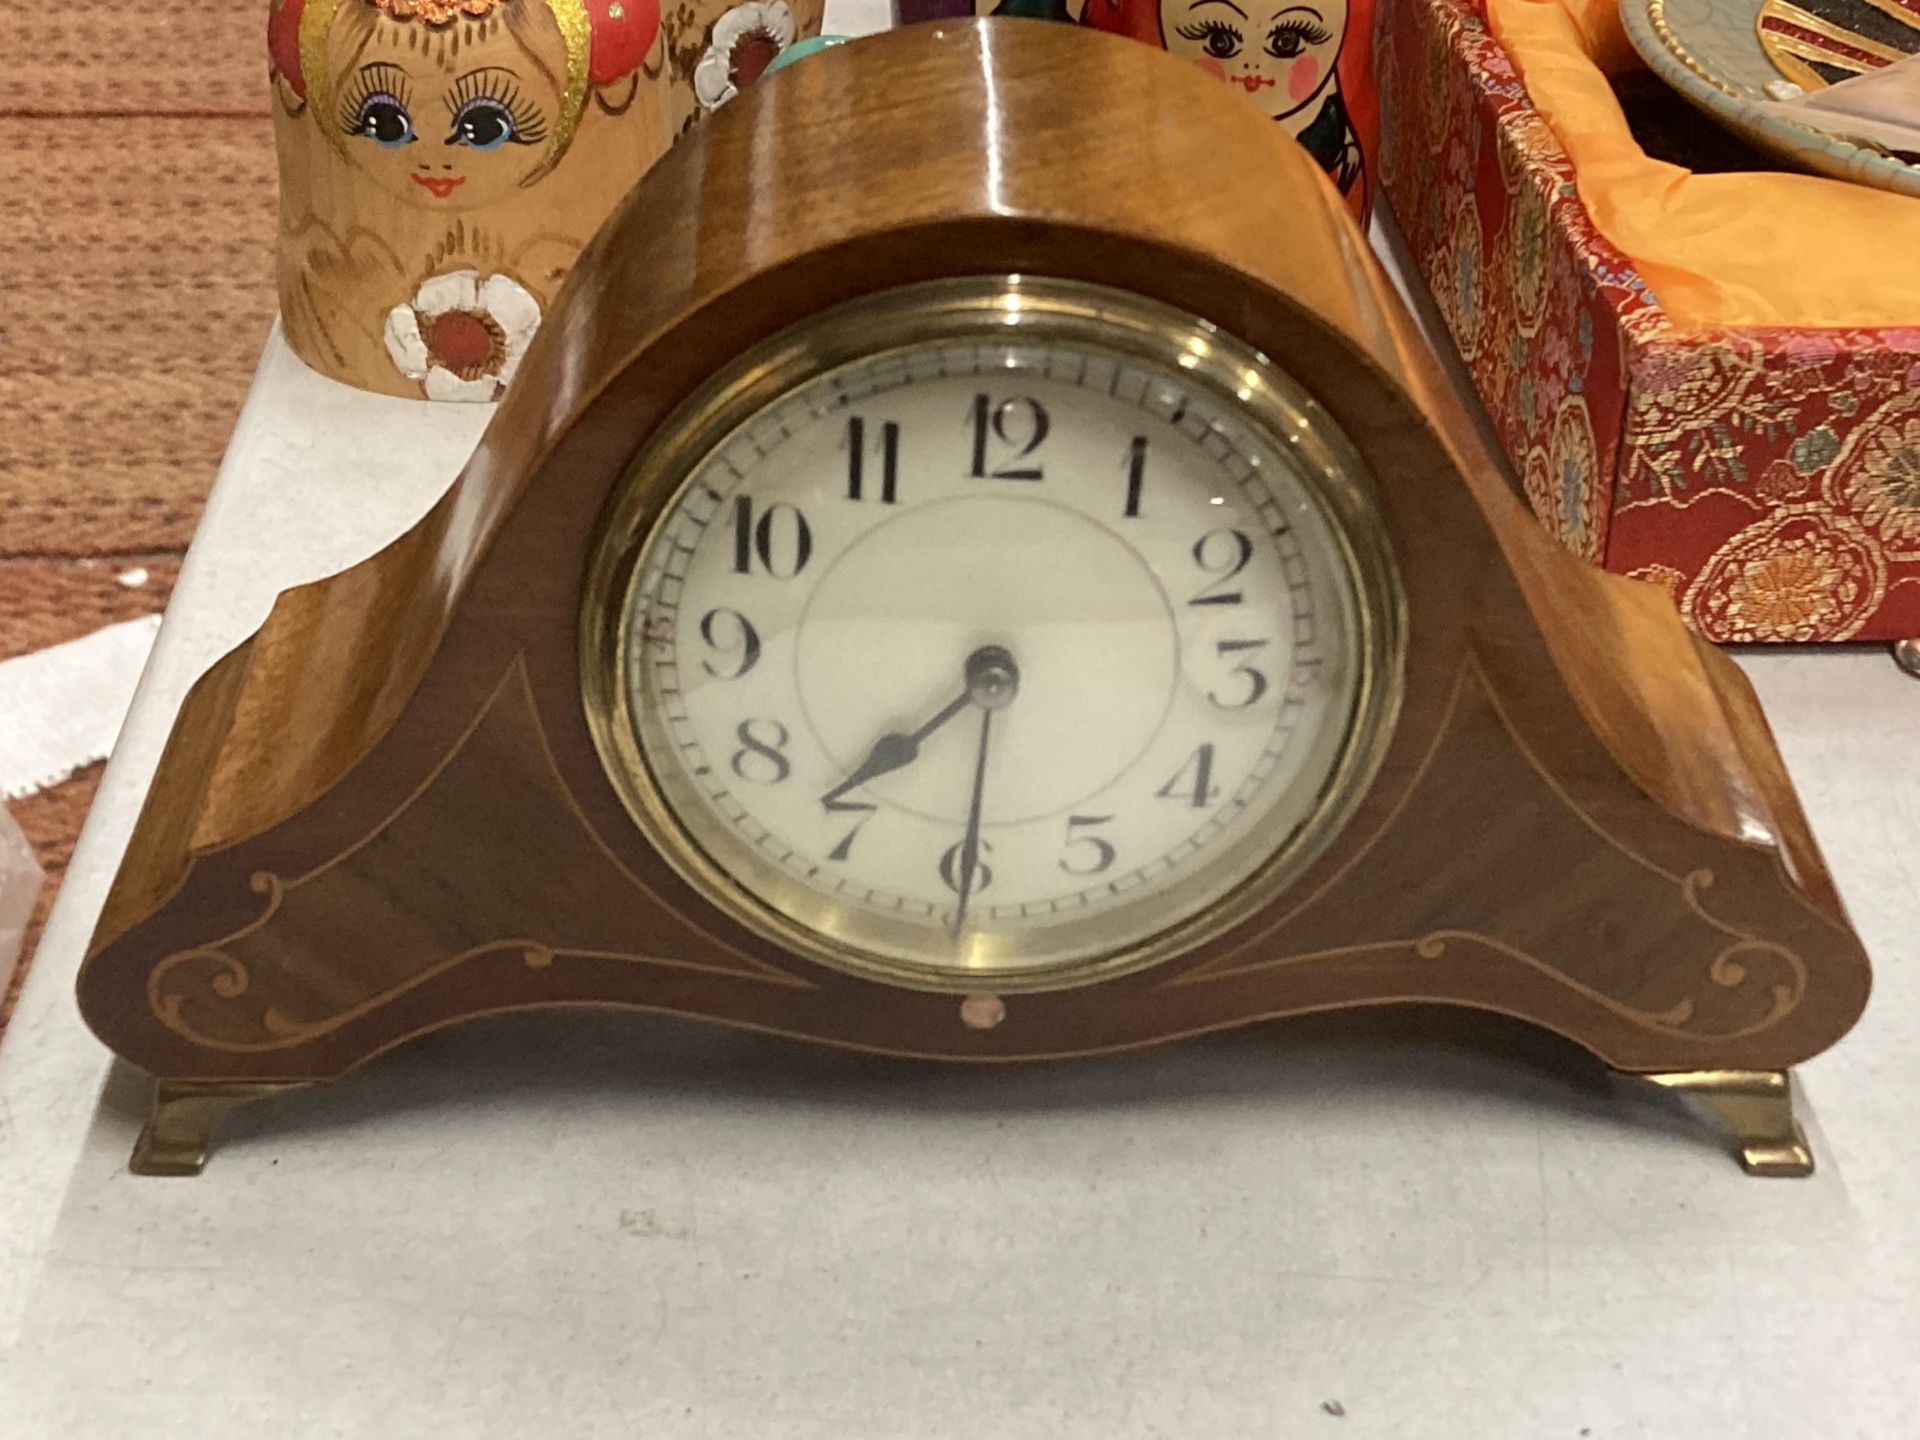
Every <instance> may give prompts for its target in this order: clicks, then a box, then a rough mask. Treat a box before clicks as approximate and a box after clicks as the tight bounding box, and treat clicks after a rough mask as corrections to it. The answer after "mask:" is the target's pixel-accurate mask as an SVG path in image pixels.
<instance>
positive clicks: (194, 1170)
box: [127, 1080, 300, 1175]
mask: <svg viewBox="0 0 1920 1440" xmlns="http://www.w3.org/2000/svg"><path fill="white" fill-rule="evenodd" d="M299 1088H300V1086H299V1085H298V1084H297V1083H293V1082H288V1081H274V1082H263V1083H252V1082H244V1083H243V1082H235V1081H221V1080H156V1081H155V1082H154V1086H153V1110H152V1112H151V1113H150V1114H149V1115H148V1116H147V1124H146V1128H145V1129H143V1130H141V1132H140V1138H139V1139H138V1140H136V1141H134V1142H133V1158H132V1159H131V1160H129V1161H128V1162H127V1168H128V1169H129V1170H131V1171H133V1173H134V1174H136V1175H198V1174H199V1173H200V1171H201V1170H202V1169H203V1168H204V1167H205V1166H206V1163H207V1150H208V1148H209V1147H210V1146H211V1145H212V1143H213V1132H214V1131H215V1130H217V1129H218V1128H219V1127H220V1122H221V1121H222V1120H224V1119H226V1118H227V1115H228V1113H229V1112H230V1111H232V1110H234V1109H236V1108H237V1107H239V1106H241V1105H246V1104H248V1103H250V1102H252V1101H255V1100H264V1099H266V1098H267V1097H268V1096H271V1095H278V1094H279V1093H280V1092H281V1091H283V1090H297V1089H299Z"/></svg>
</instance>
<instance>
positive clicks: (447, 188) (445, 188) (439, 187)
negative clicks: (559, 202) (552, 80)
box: [408, 81, 1272, 200]
mask: <svg viewBox="0 0 1920 1440" xmlns="http://www.w3.org/2000/svg"><path fill="white" fill-rule="evenodd" d="M1268 83H1269V84H1271V83H1272V82H1271V81H1269V82H1268ZM408 178H409V179H411V180H412V181H413V183H414V184H416V185H424V186H426V187H427V189H428V191H429V192H431V193H432V195H433V198H434V199H436V200H444V199H446V198H447V197H448V196H449V195H451V194H453V189H454V186H456V185H464V184H466V183H467V177H466V176H464V175H460V176H443V175H413V176H409V177H408Z"/></svg>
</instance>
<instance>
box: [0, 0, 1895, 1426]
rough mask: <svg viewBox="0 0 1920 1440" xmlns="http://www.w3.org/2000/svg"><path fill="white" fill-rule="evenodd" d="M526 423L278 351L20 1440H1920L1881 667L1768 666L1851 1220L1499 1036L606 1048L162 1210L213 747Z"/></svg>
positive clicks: (470, 1075)
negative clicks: (338, 605) (140, 1023)
mask: <svg viewBox="0 0 1920 1440" xmlns="http://www.w3.org/2000/svg"><path fill="white" fill-rule="evenodd" d="M835 9H836V12H837V13H836V16H835V19H836V20H837V21H838V25H839V28H841V29H843V30H849V29H854V30H857V29H864V28H871V27H869V26H865V25H860V24H858V23H855V22H857V21H858V19H859V15H858V13H851V14H850V9H849V7H847V6H845V5H836V6H835ZM485 419H486V412H485V409H484V408H483V407H472V408H468V407H461V406H438V407H422V406H417V405H412V404H409V403H407V402H400V401H392V400H383V399H379V398H376V397H371V396H367V395H362V394H359V393H357V392H353V391H349V390H346V389H343V388H342V387H339V386H336V385H333V384H332V383H330V382H328V381H325V380H322V379H320V378H318V377H317V376H315V375H312V374H311V373H309V372H307V371H305V370H304V369H303V368H302V367H301V366H300V365H299V363H298V362H297V361H296V360H294V359H293V357H292V356H291V355H290V353H289V352H288V351H287V350H286V349H285V347H284V345H283V344H282V343H281V342H280V340H279V338H278V336H277V334H276V335H275V336H274V337H273V338H272V339H270V340H269V342H268V345H267V349H266V353H265V357H264V359H263V361H262V364H261V369H260V374H259V376H258V378H257V380H256V381H255V385H254V389H253V392H252V394H251V396H250V398H249V400H248V403H247V407H246V410H245V412H244V413H243V415H242V417H241V420H240V424H239V427H238V430H237V433H236V435H235V437H234V442H233V447H232V450H231V452H230V453H229V455H228V457H227V460H226V462H225V464H224V466H223V467H222V469H221V472H220V476H219V479H218V482H217V484H216V485H215V487H214V490H213V493H212V496H211V498H210V500H209V502H208V505H207V510H206V518H205V520H204V522H203V523H202V526H201V529H200V533H199V535H198V538H197V539H196V540H195V542H194V546H193V549H192V551H191V553H190V555H189V556H188V559H187V563H186V566H185V568H184V570H183V571H182V574H181V577H180V582H179V587H178V590H177V591H176V594H175V597H174V601H173V605H172V608H171V610H170V611H169V614H168V618H167V621H166V624H165V627H164V628H163V630H162V633H161V637H160V641H159V644H158V646H157V648H156V650H155V654H154V657H153V660H152V662H151V664H150V666H149V669H148V673H147V675H146V678H145V680H144V682H143V684H142V687H141V691H140V694H139V697H138V699H137V700H136V702H135V707H134V711H133V713H132V715H131V717H130V718H129V720H128V723H127V726H126V729H125V731H124V733H123V734H122V736H121V739H120V744H119V747H118V749H117V751H116V753H115V756H114V759H113V762H112V765H111V767H110V769H109V771H108V773H107V777H106V779H105V781H104V783H103V784H102V786H101V789H100V797H99V800H98V802H97V803H96V805H95V808H94V812H93V815H92V817H91V819H90V820H89V822H88V825H87V828H86V832H85V835H84V836H83V838H82V840H81V844H80V847H79V850H78V852H77V854H76V857H75V861H74V865H73V868H72V870H71V872H70V874H69V876H68V879H67V882H66V885H65V888H64V890H63V891H62V894H61V896H60V900H59V904H58V905H57V907H56V909H55V911H54V914H53V918H52V920H51V922H50V923H49V925H48V927H47V931H46V935H45V938H44V940H43V942H42V944H41V947H40V952H39V956H38V959H37V961H36V963H35V965H34V968H33V970H32V972H31V975H30V978H29V981H28V984H27V987H26V993H25V995H24V997H23V998H22V1001H21V1004H20V1008H19V1012H18V1015H17V1017H16V1019H15V1021H14V1025H13V1028H12V1030H11V1031H10V1032H9V1033H8V1035H7V1036H6V1039H5V1042H4V1043H0V1436H4V1437H8V1440H12V1437H23V1440H25V1437H41V1436H49V1437H51V1436H73V1437H85V1440H95V1437H100V1440H106V1437H119V1436H127V1437H134V1436H139V1437H143V1440H147V1437H171V1436H181V1437H188V1436H191V1437H195V1440H205V1437H211V1440H223V1437H227V1436H243V1435H245V1436H255V1435H270V1436H275V1437H281V1436H286V1437H296V1440H306V1437H320V1436H334V1435H340V1436H356V1437H359V1436H372V1437H389V1436H396V1437H397V1436H425V1437H468V1436H473V1437H494V1436H499V1437H508V1436H513V1437H524V1436H535V1437H544V1436H552V1437H567V1440H572V1437H587V1436H601V1435H606V1436H620V1437H642V1436H644V1437H648V1440H653V1437H677V1436H713V1437H729V1440H731V1437H748V1436H752V1437H763V1436H766V1437H774V1436H777V1437H788V1436H796V1437H799V1436H806V1437H812V1436H819V1437H835V1440H848V1437H868V1436H874V1437H879V1436H888V1437H892V1436H899V1437H926V1440H931V1437H944V1436H967V1437H989V1440H1003V1437H1004V1440H1014V1437H1026V1436H1037V1437H1047V1440H1059V1437H1062V1436H1098V1437H1132V1436H1142V1437H1145V1436H1168V1437H1175V1440H1202V1437H1205V1440H1214V1437H1238V1436H1261V1437H1292V1436H1306V1435H1321V1434H1324V1435H1327V1436H1331V1437H1363V1436H1365V1437H1373V1436H1380V1437H1396V1440H1416V1437H1429V1436H1432V1437H1440V1436H1447V1437H1455V1436H1458V1437H1474V1440H1504V1437H1515V1440H1548V1437H1566V1440H1576V1437H1581V1436H1591V1437H1593V1440H1614V1437H1628V1436H1658V1437H1666V1436H1673V1437H1688V1440H1696V1437H1697V1440H1794V1437H1818V1440H1838V1437H1854V1436H1873V1437H1879V1436H1888V1437H1913V1436H1920V1156H1917V1155H1916V1147H1917V1146H1920V1123H1917V1119H1916V1117H1917V1115H1920V1046H1916V1044H1915V1043H1914V1031H1915V1028H1916V1021H1920V970H1916V968H1915V967H1913V966H1911V965H1909V964H1907V963H1906V962H1907V960H1908V956H1909V950H1910V945H1909V940H1910V937H1911V936H1912V935H1913V934H1914V932H1915V930H1916V927H1920V783H1917V782H1916V780H1915V778H1914V777H1915V768H1914V761H1915V755H1916V753H1920V746H1916V741H1920V719H1917V715H1916V706H1920V685H1916V683H1915V682H1914V681H1912V680H1909V679H1907V678H1905V677H1903V676H1902V675H1901V674H1900V673H1899V672H1898V671H1897V670H1896V669H1895V668H1894V666H1893V665H1892V664H1891V663H1890V661H1889V660H1888V659H1887V657H1886V655H1885V653H1884V651H1881V650H1878V649H1874V650H1852V651H1842V650H1825V651H1801V652H1793V653H1782V652H1774V653H1750V654H1746V655H1743V656H1742V657H1741V660H1742V663H1743V664H1744V665H1745V666H1746V668H1747V670H1748V672H1749V673H1750V674H1751V675H1752V676H1753V679H1754V681H1755V683H1756V685H1757V686H1758V687H1759V690H1760V694H1761V697H1762V699H1763V701H1764V702H1765V704H1766V708H1767V712H1768V715H1769V717H1770V718H1771V720H1772V722H1773V725H1774V728H1775V730H1776V733H1777V734H1778V736H1779V739H1780V743H1781V747H1782V749H1783V751H1784V752H1785V755H1786V758H1787V762H1788V766H1789V768H1790V770H1791V771H1792V773H1793V775H1794V777H1795V780H1796V781H1797V783H1798V785H1799V789H1800V794H1801V797H1802V799H1803V801H1804V802H1805V804H1806V807H1807V810H1808V812H1809V813H1810V815H1811V817H1812V821H1813V825H1814V829H1815V831H1816V832H1817V834H1818V835H1819V838H1820V840H1821V843H1822V845H1823V847H1824V849H1825V852H1826V855H1827V857H1828V860H1829V862H1830V863H1831V865H1832V868H1833V870H1834V873H1835V875H1836V877H1837V878H1838V881H1839V884H1840V888H1841V890H1842V892H1843V893H1844V895H1845V897H1846V901H1847V904H1848V906H1849V908H1850V910H1851V912H1852V916H1853V919H1854V921H1855V923H1856V925H1857V926H1858V928H1859V931H1860V933H1861V935H1862V937H1863V939H1864V940H1865V942H1866V945H1867V948H1868V950H1869V952H1870V953H1871V954H1872V956H1873V957H1874V959H1875V961H1876V963H1877V965H1878V975H1877V982H1876V991H1875V995H1874V998H1873V1002H1872V1004H1871V1005H1870V1007H1869V1008H1868V1010H1867V1014H1866V1017H1865V1019H1864V1020H1863V1021H1862V1022H1861V1024H1860V1025H1859V1027H1858V1028H1857V1029H1856V1030H1855V1031H1854V1032H1853V1034H1851V1035H1850V1036H1849V1037H1848V1038H1847V1039H1846V1040H1845V1041H1843V1042H1842V1043H1841V1044H1840V1045H1839V1046H1838V1047H1837V1048H1836V1049H1835V1050H1833V1051H1831V1052H1830V1053H1829V1054H1827V1055H1825V1056H1822V1057H1820V1058H1819V1059H1817V1060H1816V1061H1814V1062H1812V1063H1810V1064H1808V1065H1806V1066H1804V1067H1803V1068H1802V1070H1801V1072H1800V1076H1801V1081H1802V1105H1803V1109H1804V1110H1806V1111H1807V1112H1808V1113H1807V1114H1806V1116H1805V1119H1806V1122H1807V1125H1808V1129H1809V1131H1810V1133H1811V1137H1812V1140H1813V1144H1814V1148H1815V1151H1816V1153H1817V1155H1818V1157H1819V1160H1820V1167H1821V1168H1820V1171H1819V1174H1818V1175H1817V1176H1816V1177H1815V1178H1813V1179H1812V1180H1807V1181H1777V1180H1776V1181H1762V1180H1754V1179H1749V1178H1747V1177H1746V1176H1744V1175H1743V1174H1742V1173H1741V1172H1740V1170H1739V1169H1738V1168H1737V1167H1736V1166H1735V1164H1734V1163H1733V1161H1732V1160H1731V1159H1730V1158H1729V1156H1728V1154H1727V1152H1726V1150H1725V1148H1724V1143H1723V1141H1722V1140H1721V1139H1720V1138H1719V1137H1718V1136H1717V1135H1715V1134H1714V1133H1713V1132H1712V1131H1710V1130H1709V1129H1707V1128H1706V1127H1704V1126H1702V1125H1699V1124H1697V1123H1696V1122H1694V1121H1692V1120H1690V1119H1689V1118H1687V1116H1686V1115H1685V1114H1684V1113H1683V1112H1682V1111H1680V1110H1678V1109H1676V1108H1674V1105H1673V1102H1671V1101H1669V1100H1665V1099H1662V1098H1658V1097H1655V1096H1652V1095H1649V1094H1646V1093H1643V1091H1642V1089H1641V1088H1639V1087H1636V1086H1631V1085H1627V1084H1624V1083H1614V1084H1609V1083H1607V1082H1606V1081H1605V1079H1604V1078H1602V1077H1601V1076H1599V1075H1598V1073H1597V1072H1596V1070H1595V1069H1594V1068H1593V1067H1591V1066H1590V1065H1588V1064H1585V1063H1578V1062H1574V1063H1567V1064H1556V1062H1558V1061H1567V1060H1569V1055H1568V1054H1567V1052H1563V1051H1561V1050H1558V1049H1556V1048H1554V1047H1553V1046H1551V1045H1545V1044H1541V1043H1536V1042H1533V1041H1531V1040H1530V1039H1527V1038H1524V1037H1521V1036H1520V1035H1519V1032H1517V1031H1514V1030H1508V1029H1503V1028H1500V1027H1488V1028H1487V1029H1486V1030H1485V1032H1484V1034H1482V1033H1480V1032H1478V1031H1476V1032H1474V1033H1461V1032H1460V1031H1459V1030H1458V1029H1457V1028H1456V1027H1452V1026H1442V1025H1434V1026H1424V1025H1416V1026H1409V1027H1394V1028H1393V1029H1392V1030H1389V1029H1387V1028H1385V1027H1383V1026H1382V1025H1381V1024H1380V1022H1378V1021H1360V1022H1353V1021H1333V1022H1328V1023H1313V1024H1305V1025H1296V1026H1290V1027H1287V1026H1283V1027H1275V1028H1270V1029H1264V1030H1258V1031H1253V1032H1242V1033H1240V1034H1237V1035H1232V1036H1228V1037H1224V1038H1220V1039H1215V1040H1210V1041H1202V1042H1198V1043H1194V1044H1190V1045H1186V1046H1183V1047H1176V1048H1173V1049H1169V1050H1165V1051H1161V1052H1156V1053H1150V1054H1146V1055H1141V1056H1135V1057H1130V1058H1120V1059H1113V1060H1099V1061H1089V1062H1079V1063H1076V1064H1072V1065H1060V1066H1049V1067H1038V1068H1015V1069H998V1068H996V1069H992V1070H990V1071H979V1070H972V1069H966V1068H954V1067H929V1066H921V1065H909V1064H904V1063H896V1062H887V1061H881V1060H875V1059H867V1058H859V1057H851V1056H845V1055H839V1054H834V1053H827V1052H818V1051H813V1050H809V1049H804V1048H801V1047H799V1046H796V1045H792V1044H787V1043H783V1042H776V1041H771V1040H766V1039H759V1038H754V1037H748V1036H739V1035H733V1034H729V1033H726V1032H722V1031H714V1030H708V1029H706V1028H703V1027H699V1026H695V1025H691V1024H686V1023H674V1022H670V1021H663V1020H653V1019H648V1018H644V1017H633V1016H622V1015H613V1014H565V1013H562V1014H548V1015H538V1016H523V1017H516V1018H511V1019H506V1020H499V1021H492V1022H486V1023H483V1024H478V1025H473V1026H470V1027H466V1028H464V1029H461V1030H457V1031H453V1032H449V1033H446V1034H443V1035H440V1036H437V1037H433V1038H431V1039H428V1040H425V1041H422V1042H420V1043H418V1044H416V1045H414V1046H412V1047H410V1048H408V1049H406V1050H404V1051H402V1052H400V1053H399V1054H397V1055H395V1056H392V1057H389V1058H388V1059H387V1060H385V1061H383V1062H381V1063H380V1064H378V1065H376V1066H374V1067H373V1068H372V1069H370V1070H369V1071H367V1072H366V1073H364V1074H362V1075H359V1076H357V1077H355V1078H354V1079H352V1080H350V1081H348V1082H345V1083H343V1084H340V1085H338V1086H335V1087H332V1088H327V1089H317V1090H312V1091H303V1092H299V1093H296V1094H292V1095H289V1096H286V1097H283V1098H281V1099H278V1100H275V1101H273V1102H271V1103H270V1104H267V1105H263V1106H257V1107H254V1108H253V1109H251V1110H249V1111H246V1112H242V1113H241V1114H240V1115H238V1116H236V1117H235V1118H234V1119H233V1120H232V1121H230V1122H229V1124H228V1125H227V1127H226V1129H225V1130H224V1132H223V1135H222V1139H221V1142H220V1145H219V1148H218V1150H217V1151H216V1153H215V1156H214V1159H213V1161H212V1163H211V1164H210V1165H209V1167H208V1169H207V1171H206V1173H205V1174H204V1175H203V1176H201V1177H200V1178H199V1179H196V1180H186V1181H183V1180H154V1179H139V1178H135V1177H133V1176H131V1175H129V1174H128V1172H127V1169H126V1161H127V1154H128V1151H129V1148H130V1147H131V1145H132V1142H133V1138H134V1135H135V1133H136V1132H137V1130H138V1128H139V1125H140V1120H141V1118H142V1113H143V1107H144V1102H145V1090H144V1086H143V1084H142V1082H141V1079H140V1077H139V1076H138V1075H137V1074H136V1073H135V1072H133V1071H131V1070H129V1069H128V1068H127V1067H124V1066H121V1065H119V1064H117V1063H116V1062H113V1061H112V1060H111V1059H110V1057H109V1056H108V1054H107V1052H106V1051H105V1050H104V1049H103V1048H102V1047H101V1046H100V1045H99V1044H98V1043H97V1042H96V1041H95V1040H94V1039H93V1038H92V1036H91V1035H90V1034H88V1032H87V1031H86V1030H85V1028H84V1027H83V1026H82V1025H81V1023H80V1020H79V1018H78V1016H77V1013H76V1011H75V1008H74V1004H73V1000H72V985H73V976H74V972H75V969H76V967H77V965H78V963H79V959H80V956H81V952H82V950H83V948H84V945H85V943H86V938H87V935H88V933H89V931H90V930H91V927H92V924H93V920H94V918H95V916H96V914H97V913H98V910H99V907H100V904H101V901H102V898H103V896H104V894H105V892H106V889H107V886H108V884H109V882H110V880H111V877H112V872H113V869H114V867H115V864H116V862H117V860H118V857H119V855H120V853H121V851H122V849H123V847H124V845H125V841H126V836H127V833H128V830H129V829H130V827H131V825H132V821H133V817H134V815H135V813H136V811H137V809H138V806H139V803H140V800H141V797H142V795H143V793H144V790H145V787H146V785H147V783H148V781H149V779H150V777H151V774H152V771H153V767H154V764H155V762H156V760H157V758H158V754H159V751H160V749H161V746H162V744H163V743H164V741H165V738H166V734H167V730H168V728H169V725H170V723H171V720H172V717H173V714H174V712H175V710H176V709H177V707H178V704H179V700H180V697H181V695H182V693H183V692H184V691H185V689H186V687H187V686H188V684H189V683H190V682H191V681H192V679H193V678H194V677H195V676H196V675H197V674H199V673H200V671H201V670H203V669H204V668H205V666H206V665H207V664H208V663H209V662H211V661H212V660H213V659H215V658H216V657H217V656H218V655H219V654H221V653H222V652H223V651H224V650H226V649H227V648H228V647H229V646H231V645H232V644H233V643H234V642H235V641H237V640H238V639H240V638H241V637H242V636H244V635H245V634H246V633H248V632H249V631H250V630H251V629H252V628H253V626H254V625H256V624H257V623H258V621H259V620H260V619H261V618H262V617H263V616H264V615H265V613H266V610H267V607H268V605H269V603H270V602H271V599H272V597H273V595H274V594H275V592H277V591H278V590H280V589H281V588H284V587H285V586H287V585H289V584H293V583H295V582H298V581H301V580H305V579H309V578H313V577H317V576H320V575H323V574H327V573H331V572H333V571H335V570H338V569H340V568H342V567H343V566H345V565H347V564H350V563H352V562H354V561H356V560H358V559H360V558H362V557H364V556H365V555H367V554H369V553H371V552H372V551H373V550H375V549H377V548H378V547H379V546H380V545H381V544H382V543H384V542H385V541H386V540H387V539H389V538H390V537H391V536H393V535H394V534H396V533H398V532H399V531H401V530H402V529H404V528H405V527H406V526H407V525H408V524H410V523H411V522H412V521H413V520H414V519H415V518H417V517H418V516H419V515H420V514H421V513H422V512H423V511H424V510H425V509H426V508H427V506H428V505H430V504H431V503H432V501H433V500H434V499H435V498H436V497H437V495H438V494H439V493H440V492H441V490H442V489H443V488H444V486H445V484H446V483H447V482H448V481H449V480H450V479H451V477H452V476H453V474H454V473H455V472H456V471H457V469H458V468H459V465H460V463H461V461H462V460H463V459H464V458H465V455H466V454H467V452H468V450H469V449H470V447H471V445H472V443H473V441H474V439H475V437H476V436H477V435H478V434H479V431H480V429H481V427H482V425H483V423H484V421H485ZM1336 1411H1337V1412H1340V1413H1334V1412H1336Z"/></svg>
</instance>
